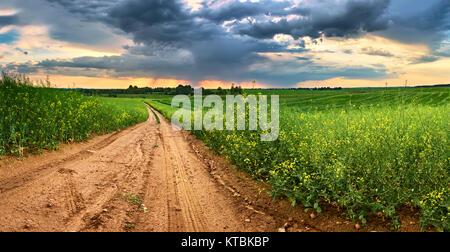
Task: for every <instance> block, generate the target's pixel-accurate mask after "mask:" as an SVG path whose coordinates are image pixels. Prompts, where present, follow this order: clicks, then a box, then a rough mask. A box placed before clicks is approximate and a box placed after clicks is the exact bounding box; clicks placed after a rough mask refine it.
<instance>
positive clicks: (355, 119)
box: [148, 88, 450, 231]
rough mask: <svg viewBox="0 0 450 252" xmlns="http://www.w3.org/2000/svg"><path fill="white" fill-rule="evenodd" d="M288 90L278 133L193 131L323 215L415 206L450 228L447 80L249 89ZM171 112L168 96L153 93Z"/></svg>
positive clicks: (365, 214)
mask: <svg viewBox="0 0 450 252" xmlns="http://www.w3.org/2000/svg"><path fill="white" fill-rule="evenodd" d="M261 92H263V93H264V94H267V95H270V94H279V95H280V103H281V104H280V105H281V111H280V120H281V122H280V130H281V131H280V137H279V139H278V140H277V141H275V142H261V141H260V133H261V132H259V131H205V130H202V131H192V132H191V133H192V134H194V135H195V136H197V137H198V138H200V139H202V140H203V141H204V142H205V144H206V145H207V146H209V147H210V148H211V149H212V150H213V151H215V152H216V153H218V154H222V155H225V156H226V157H227V158H228V159H229V160H230V161H231V162H232V163H234V164H235V165H236V166H237V167H238V168H240V169H243V170H245V171H247V172H248V173H250V174H251V175H252V176H253V177H254V178H255V179H259V180H262V181H265V182H266V183H268V184H269V185H270V186H271V187H272V189H273V191H272V193H271V194H272V196H273V197H274V198H278V197H287V198H288V199H289V200H290V201H291V202H292V204H293V205H295V204H301V205H303V206H305V207H307V208H311V209H314V210H315V211H316V212H317V213H319V214H320V213H321V211H322V208H323V206H324V205H325V204H326V205H333V206H334V207H336V208H339V209H342V210H344V212H345V214H346V215H347V216H348V217H349V218H350V219H352V220H354V221H355V222H359V223H362V224H364V223H366V222H367V220H368V219H369V218H381V219H388V220H390V221H391V223H392V227H393V228H394V229H395V228H397V227H399V226H400V225H401V223H400V222H399V211H400V209H402V208H405V207H406V208H408V209H409V208H412V209H417V212H420V213H421V224H422V227H424V228H425V227H428V226H430V225H432V226H434V227H436V228H437V229H438V230H446V231H449V230H450V211H449V210H450V178H449V171H450V166H449V153H450V152H449V144H448V133H449V130H450V127H449V119H450V118H449V114H450V107H449V106H450V104H449V94H450V89H448V88H423V89H419V88H418V89H412V88H411V89H374V90H357V89H355V90H334V91H292V90H290V91H287V90H279V91H255V90H252V91H249V92H248V93H254V94H257V93H261ZM148 103H149V104H151V105H152V106H153V107H154V108H156V109H157V110H159V111H160V112H161V113H162V114H163V115H164V116H165V117H167V118H169V119H170V117H171V115H172V114H173V113H174V111H176V109H174V108H172V107H170V99H168V98H159V99H151V100H148Z"/></svg>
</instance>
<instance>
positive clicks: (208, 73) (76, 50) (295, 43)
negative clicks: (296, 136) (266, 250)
mask: <svg viewBox="0 0 450 252" xmlns="http://www.w3.org/2000/svg"><path fill="white" fill-rule="evenodd" d="M413 2H414V4H413V3H411V1H403V0H401V1H389V0H380V1H375V0H342V1H337V0H327V1H313V0H308V1H306V0H302V1H301V0H292V1H270V0H259V1H257V0H255V1H235V0H221V1H203V0H167V1H163V2H159V1H144V0H123V1H103V0H102V1H97V2H96V4H91V3H90V2H89V1H86V0H76V1H69V2H67V1H65V0H53V1H47V0H33V1H31V0H23V1H14V2H11V1H6V0H0V65H1V69H2V70H3V71H5V70H8V71H14V72H17V73H21V74H26V75H29V76H31V77H32V78H33V79H37V78H40V77H45V76H47V75H49V76H50V78H51V79H52V81H53V82H54V83H55V85H57V86H58V87H67V86H76V87H87V88H94V87H95V88H108V87H114V88H123V87H128V86H129V85H137V86H152V87H155V86H165V87H173V86H177V85H179V84H182V85H185V84H190V85H193V86H202V87H207V88H217V87H219V86H220V87H222V88H227V87H230V86H231V85H232V83H235V85H240V86H243V87H244V88H253V87H256V88H266V87H277V88H279V87H316V86H342V87H365V86H385V83H388V84H389V85H392V86H398V85H403V83H405V81H406V80H408V82H409V83H410V85H427V84H430V85H431V84H443V83H449V82H450V74H449V73H448V72H449V71H448V70H447V69H450V61H449V56H450V33H449V29H450V16H449V13H450V3H449V2H448V1H445V0H432V1H427V2H426V3H425V1H419V0H417V1H413ZM133 83H135V84H133Z"/></svg>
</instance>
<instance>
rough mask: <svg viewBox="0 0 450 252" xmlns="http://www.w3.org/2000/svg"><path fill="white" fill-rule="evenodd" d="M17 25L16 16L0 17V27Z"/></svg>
mask: <svg viewBox="0 0 450 252" xmlns="http://www.w3.org/2000/svg"><path fill="white" fill-rule="evenodd" d="M18 23H19V17H18V16H17V15H8V16H0V27H2V26H8V25H15V24H18Z"/></svg>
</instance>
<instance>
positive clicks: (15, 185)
mask: <svg viewBox="0 0 450 252" xmlns="http://www.w3.org/2000/svg"><path fill="white" fill-rule="evenodd" d="M151 110H152V109H151V108H150V107H149V119H148V121H146V122H144V123H141V124H138V125H136V126H133V127H130V128H128V129H125V130H123V131H120V132H117V133H114V134H111V135H108V136H102V137H96V138H94V139H92V140H90V141H89V142H88V143H79V144H74V145H71V146H72V147H73V150H64V149H63V150H61V151H55V152H52V153H49V154H45V155H44V156H42V157H36V156H32V157H29V158H24V159H23V160H20V161H16V162H13V163H12V164H11V163H5V162H3V161H2V162H0V167H1V169H0V189H1V192H0V231H66V232H72V231H159V232H164V231H175V232H186V231H195V232H201V231H214V232H220V231H235V232H240V231H269V230H270V231H274V230H275V228H274V227H273V226H271V225H272V224H270V225H269V224H267V223H273V221H271V219H270V218H268V217H267V218H266V217H264V218H265V219H261V218H260V217H257V216H255V215H261V214H257V213H255V211H251V210H250V209H249V208H248V207H247V206H248V205H247V204H246V203H245V202H243V201H242V200H241V199H240V198H236V197H233V195H231V194H230V192H229V189H227V188H229V186H228V185H225V183H224V182H223V181H222V183H220V180H218V179H217V177H214V176H212V174H210V171H209V168H208V166H207V164H205V163H204V162H203V160H201V159H200V158H199V156H198V155H197V154H196V153H195V152H194V150H193V149H192V146H191V144H190V143H189V142H188V141H187V140H186V138H185V135H184V134H185V132H183V131H176V130H174V129H173V128H172V125H171V124H170V123H169V122H168V121H167V120H165V119H164V117H162V116H161V115H160V114H159V113H158V112H156V111H155V114H153V113H152V112H151ZM154 115H156V116H158V117H159V118H160V123H158V122H157V120H156V118H155V116H154ZM20 171H23V172H20ZM261 216H263V215H261ZM249 218H252V222H250V221H247V219H249ZM261 223H262V224H261Z"/></svg>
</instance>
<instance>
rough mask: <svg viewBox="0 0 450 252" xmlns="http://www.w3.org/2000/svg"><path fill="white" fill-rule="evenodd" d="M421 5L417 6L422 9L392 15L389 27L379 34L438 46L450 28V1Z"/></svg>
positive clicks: (399, 39) (434, 46)
mask: <svg viewBox="0 0 450 252" xmlns="http://www.w3.org/2000/svg"><path fill="white" fill-rule="evenodd" d="M424 2H427V1H424ZM420 7H421V6H418V7H417V8H418V10H420V11H418V12H416V13H413V14H410V15H395V16H392V17H391V21H390V22H391V25H390V26H389V29H386V30H382V31H380V32H378V34H379V35H381V36H384V37H388V38H391V39H395V40H397V41H400V42H403V43H422V44H426V45H429V46H430V47H431V48H433V49H436V48H438V47H439V46H440V43H441V41H442V40H443V39H445V38H446V34H445V33H446V32H448V31H449V30H450V1H449V0H438V1H434V2H432V4H431V6H429V7H428V6H427V7H423V9H420Z"/></svg>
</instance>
